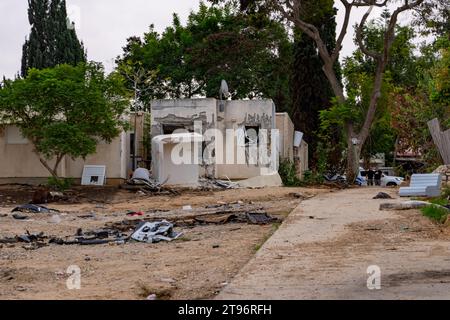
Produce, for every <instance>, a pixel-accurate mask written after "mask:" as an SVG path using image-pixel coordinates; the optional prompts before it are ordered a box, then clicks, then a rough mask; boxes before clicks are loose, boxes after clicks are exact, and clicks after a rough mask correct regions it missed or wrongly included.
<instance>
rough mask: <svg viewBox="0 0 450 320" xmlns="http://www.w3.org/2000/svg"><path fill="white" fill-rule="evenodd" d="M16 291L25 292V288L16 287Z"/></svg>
mask: <svg viewBox="0 0 450 320" xmlns="http://www.w3.org/2000/svg"><path fill="white" fill-rule="evenodd" d="M16 290H17V291H27V288H25V287H22V286H18V287H16Z"/></svg>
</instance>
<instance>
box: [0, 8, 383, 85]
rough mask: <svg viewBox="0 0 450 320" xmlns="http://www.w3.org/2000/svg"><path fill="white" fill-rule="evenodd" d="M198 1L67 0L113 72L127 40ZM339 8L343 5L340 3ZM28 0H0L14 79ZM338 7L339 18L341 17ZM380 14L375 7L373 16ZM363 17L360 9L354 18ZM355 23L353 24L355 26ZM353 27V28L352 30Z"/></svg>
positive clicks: (3, 52)
mask: <svg viewBox="0 0 450 320" xmlns="http://www.w3.org/2000/svg"><path fill="white" fill-rule="evenodd" d="M199 2H200V1H199V0H67V5H68V13H69V15H70V17H71V18H72V20H74V21H75V22H76V24H77V33H78V37H79V39H80V40H82V41H83V42H84V45H85V48H86V49H87V51H88V59H89V60H94V61H98V62H102V63H103V64H104V65H105V67H106V69H107V70H108V71H110V70H111V69H112V68H113V67H114V65H113V60H114V58H115V57H116V56H118V55H120V54H121V52H122V47H123V46H124V45H125V43H126V39H127V38H128V37H130V36H133V35H137V36H142V35H143V34H144V33H145V32H146V31H147V30H148V27H149V25H150V24H152V23H153V24H154V25H155V28H156V30H157V31H160V32H161V31H163V30H164V28H165V27H166V26H168V25H170V24H171V22H172V13H174V12H176V13H178V14H179V15H180V17H181V19H182V21H183V22H184V21H185V20H186V18H187V16H188V14H189V12H190V11H191V10H196V9H197V8H198V4H199ZM338 2H339V1H337V7H338V9H339V8H341V7H340V6H339V5H338ZM27 7H28V4H27V0H0V77H2V76H3V75H5V76H6V77H7V78H12V77H14V75H15V74H16V73H17V72H18V71H19V70H20V63H21V56H22V45H23V43H24V41H25V37H27V36H28V35H29V33H30V25H29V23H28V17H27ZM341 11H342V10H339V13H340V14H339V15H338V20H339V22H341V20H342V12H341ZM377 14H379V11H376V10H374V12H373V14H372V16H374V17H375V16H376V15H377ZM361 16H362V11H360V12H357V14H356V15H355V18H354V19H353V21H357V20H358V19H359V18H360V17H361ZM353 24H354V23H352V25H353ZM352 29H353V28H351V30H349V31H352ZM352 38H353V33H352V32H349V34H348V35H347V38H346V40H345V42H344V51H343V54H342V56H346V55H349V54H350V53H351V52H352V51H353V49H354V46H353V40H352Z"/></svg>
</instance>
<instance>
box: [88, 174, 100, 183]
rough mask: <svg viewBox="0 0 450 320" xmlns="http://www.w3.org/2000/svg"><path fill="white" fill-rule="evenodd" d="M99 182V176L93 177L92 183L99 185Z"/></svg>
mask: <svg viewBox="0 0 450 320" xmlns="http://www.w3.org/2000/svg"><path fill="white" fill-rule="evenodd" d="M98 180H99V178H98V176H92V177H91V182H90V183H98Z"/></svg>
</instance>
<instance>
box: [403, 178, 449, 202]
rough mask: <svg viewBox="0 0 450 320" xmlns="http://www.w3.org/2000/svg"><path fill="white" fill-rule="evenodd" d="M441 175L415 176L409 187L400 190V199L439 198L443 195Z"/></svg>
mask: <svg viewBox="0 0 450 320" xmlns="http://www.w3.org/2000/svg"><path fill="white" fill-rule="evenodd" d="M441 183H442V175H441V174H413V175H412V177H411V183H410V185H409V187H402V188H400V191H399V194H400V197H438V196H440V195H441Z"/></svg>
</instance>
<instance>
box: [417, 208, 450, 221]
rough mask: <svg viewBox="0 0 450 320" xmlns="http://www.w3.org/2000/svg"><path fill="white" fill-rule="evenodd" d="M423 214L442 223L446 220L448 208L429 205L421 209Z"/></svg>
mask: <svg viewBox="0 0 450 320" xmlns="http://www.w3.org/2000/svg"><path fill="white" fill-rule="evenodd" d="M421 210H422V213H423V215H424V216H426V217H428V218H430V219H433V220H435V221H437V222H439V223H444V222H445V221H446V220H447V216H448V210H446V209H445V208H442V207H438V206H436V205H430V206H427V207H424V208H422V209H421Z"/></svg>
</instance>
